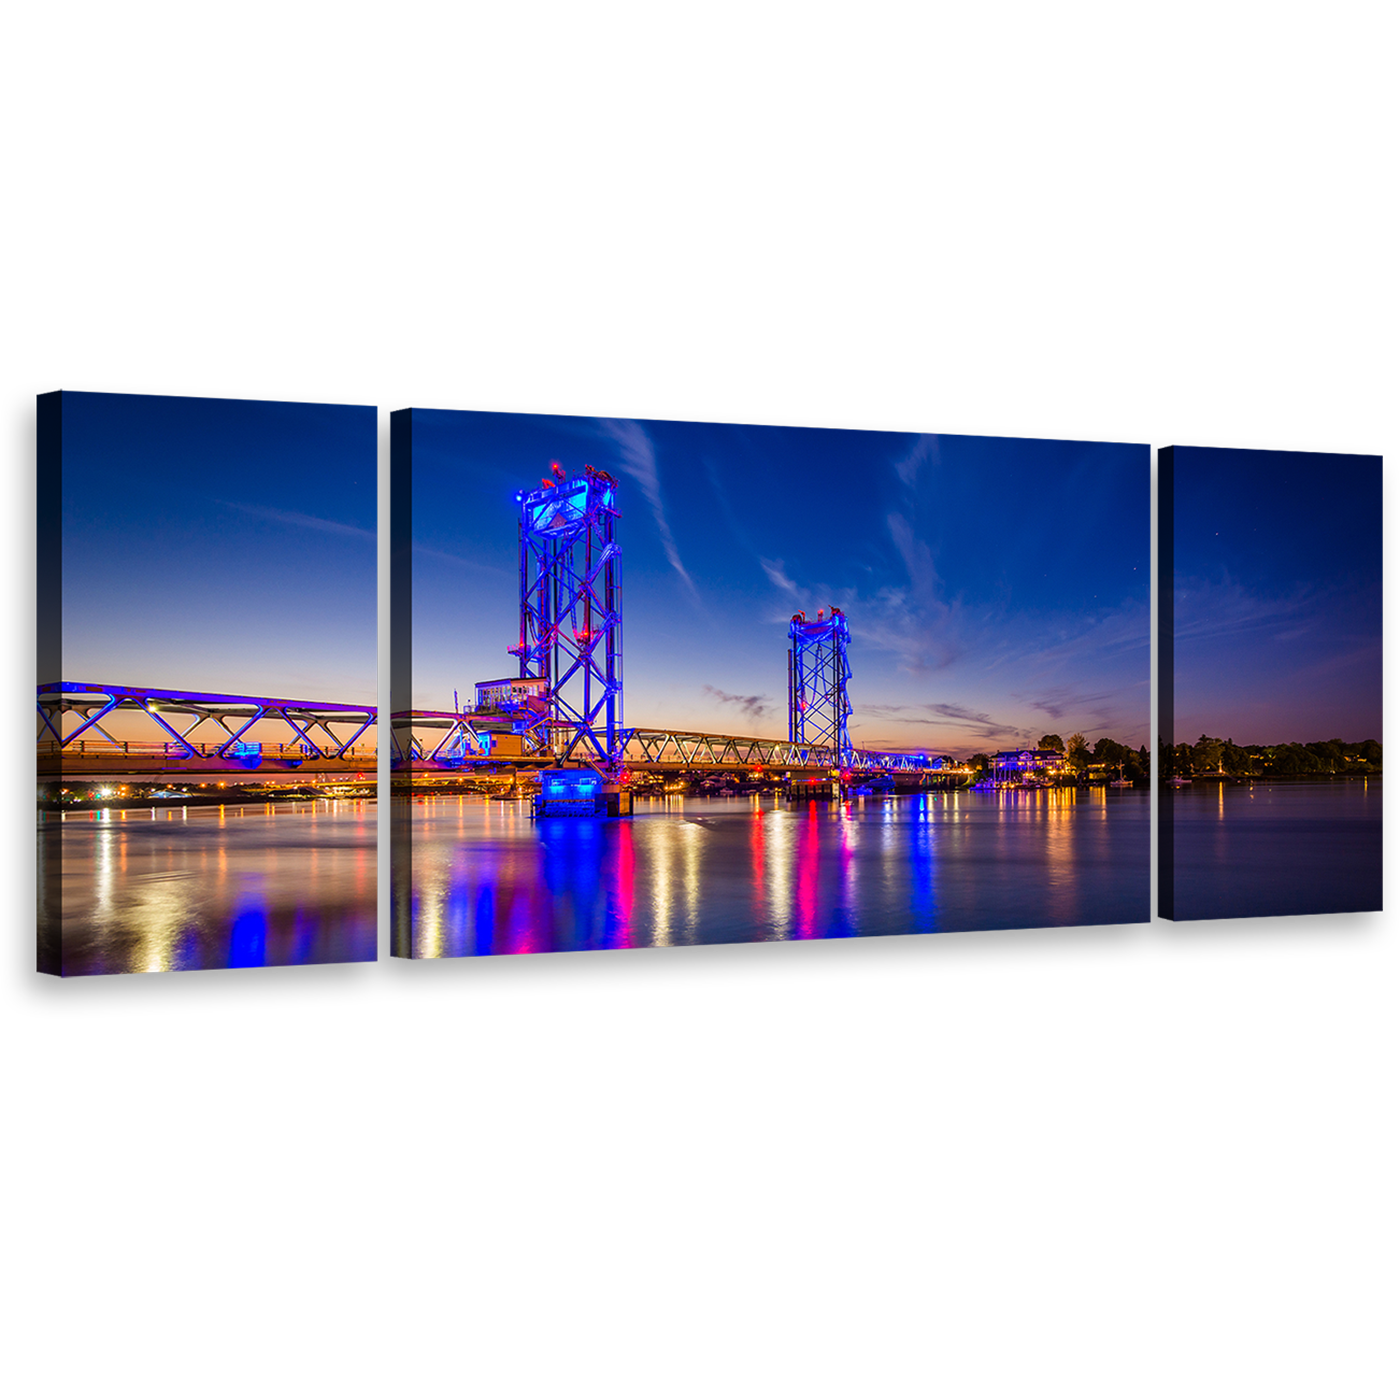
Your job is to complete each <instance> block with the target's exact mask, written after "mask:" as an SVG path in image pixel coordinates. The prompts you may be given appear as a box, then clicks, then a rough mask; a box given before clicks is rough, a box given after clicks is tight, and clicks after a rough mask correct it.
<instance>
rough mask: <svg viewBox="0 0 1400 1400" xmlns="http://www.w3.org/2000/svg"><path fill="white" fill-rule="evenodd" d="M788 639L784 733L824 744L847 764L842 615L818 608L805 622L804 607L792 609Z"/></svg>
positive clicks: (847, 634) (846, 635) (846, 633)
mask: <svg viewBox="0 0 1400 1400" xmlns="http://www.w3.org/2000/svg"><path fill="white" fill-rule="evenodd" d="M788 640H789V642H790V643H791V646H790V647H789V648H788V738H789V739H790V740H791V741H792V742H793V743H794V744H802V745H808V744H812V745H824V746H826V747H828V748H830V749H832V750H833V751H834V752H835V753H836V754H837V755H838V756H839V761H840V766H842V767H845V768H849V767H851V766H852V765H851V757H850V755H851V753H852V749H851V739H850V734H849V730H848V722H849V720H850V716H851V702H850V699H849V698H848V696H847V693H846V684H847V682H848V681H849V680H850V679H851V664H850V662H849V661H848V660H847V659H846V647H847V645H848V644H849V643H850V640H851V631H850V628H849V627H848V626H847V624H846V618H845V614H843V613H842V611H841V609H840V608H832V610H831V616H830V617H825V616H824V614H823V613H821V612H818V613H817V620H816V621H815V622H808V621H807V614H806V613H805V612H800V613H794V614H793V616H792V625H791V626H790V627H789V628H788Z"/></svg>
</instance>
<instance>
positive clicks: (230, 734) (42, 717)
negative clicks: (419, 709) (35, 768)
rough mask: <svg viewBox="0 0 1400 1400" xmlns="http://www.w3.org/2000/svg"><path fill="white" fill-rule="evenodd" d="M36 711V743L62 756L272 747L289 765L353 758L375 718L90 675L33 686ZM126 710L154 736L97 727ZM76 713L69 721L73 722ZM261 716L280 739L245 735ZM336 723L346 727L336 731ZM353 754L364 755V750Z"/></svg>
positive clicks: (235, 754) (220, 754)
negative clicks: (120, 735)
mask: <svg viewBox="0 0 1400 1400" xmlns="http://www.w3.org/2000/svg"><path fill="white" fill-rule="evenodd" d="M38 714H39V732H38V736H37V737H38V739H39V742H40V745H41V746H45V745H46V746H47V748H48V750H49V751H50V752H51V753H53V754H56V755H58V756H59V757H61V758H63V759H64V760H65V761H67V760H68V759H71V758H76V757H77V756H78V755H79V754H81V755H82V756H84V757H96V758H101V757H107V756H115V755H118V754H120V755H123V756H131V755H132V754H138V755H139V754H155V755H156V756H159V757H163V758H167V759H170V760H173V761H177V762H191V763H199V762H205V761H215V762H223V761H241V762H244V763H250V762H252V761H253V760H255V759H258V758H261V757H263V756H264V753H265V751H270V750H275V751H276V752H277V754H278V755H280V756H283V757H284V758H285V761H286V762H287V763H288V764H289V765H299V764H300V763H303V762H305V761H306V760H308V759H310V760H319V761H330V760H338V761H342V762H347V763H348V762H354V761H355V760H356V758H357V755H355V754H354V752H353V749H354V745H355V742H356V741H357V740H358V739H359V738H360V737H361V736H362V735H363V734H364V733H365V731H366V730H368V729H369V728H370V726H371V725H373V724H374V723H375V722H376V720H377V718H378V711H377V710H376V709H375V707H374V706H372V705H340V704H332V703H327V702H325V701H320V700H279V699H272V698H268V697H265V696H257V695H220V694H214V693H210V692H208V691H199V690H166V689H160V688H157V687H154V686H133V685H106V684H102V683H97V682H91V681H53V682H50V683H49V684H47V685H41V686H39V687H38ZM131 714H139V715H141V716H143V717H144V718H145V719H147V720H150V721H151V722H152V724H153V726H154V728H153V729H152V731H151V732H152V734H153V735H154V736H155V737H154V739H153V741H145V740H123V739H116V738H114V737H113V736H112V735H111V734H110V733H108V731H107V730H106V729H105V728H104V727H103V725H104V723H105V722H106V721H107V720H108V719H109V718H110V717H112V716H115V715H131ZM75 719H76V721H77V723H76V724H74V723H73V722H72V721H73V720H75ZM265 721H275V722H277V723H279V724H280V726H281V732H282V733H283V734H284V735H285V736H286V740H287V742H284V743H279V744H275V745H268V744H264V743H261V742H258V743H254V742H252V741H251V740H249V739H247V738H246V737H245V736H247V735H248V734H249V731H250V730H251V729H252V728H253V726H254V725H255V724H260V723H263V722H265ZM203 726H212V729H204V732H203V733H201V735H200V737H199V738H198V739H195V738H194V737H193V736H194V735H195V732H196V731H197V730H200V729H201V728H202V727H203ZM337 728H341V729H348V730H349V731H350V732H349V733H348V734H344V733H342V734H337V733H336V732H335V731H336V729H337ZM65 731H66V732H65ZM274 732H275V731H274ZM358 757H359V759H360V761H363V755H359V756H358Z"/></svg>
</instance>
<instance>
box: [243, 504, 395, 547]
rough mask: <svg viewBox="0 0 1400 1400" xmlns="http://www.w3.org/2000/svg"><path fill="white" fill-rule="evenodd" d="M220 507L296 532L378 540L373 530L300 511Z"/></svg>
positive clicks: (251, 507)
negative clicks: (318, 532)
mask: <svg viewBox="0 0 1400 1400" xmlns="http://www.w3.org/2000/svg"><path fill="white" fill-rule="evenodd" d="M218 504H219V505H221V506H228V507H229V508H230V509H232V510H241V511H242V512H243V513H244V514H245V515H255V516H259V517H260V518H262V519H263V520H272V521H275V522H276V523H277V524H279V525H290V526H291V527H292V528H293V529H296V530H320V531H322V532H323V533H325V534H327V535H348V536H350V537H352V538H354V539H361V540H373V539H376V538H377V536H376V535H375V533H374V531H373V530H363V529H361V528H360V527H359V526H358V525H347V524H345V522H344V521H341V520H326V519H323V518H322V517H321V516H319V515H303V514H302V513H301V512H300V511H299V510H277V509H275V508H274V507H272V506H250V505H247V504H245V503H244V502H242V501H219V502H218Z"/></svg>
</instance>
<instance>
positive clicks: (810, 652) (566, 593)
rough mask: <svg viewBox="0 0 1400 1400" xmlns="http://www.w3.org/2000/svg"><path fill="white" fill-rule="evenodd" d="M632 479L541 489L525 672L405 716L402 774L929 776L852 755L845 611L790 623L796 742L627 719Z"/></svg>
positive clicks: (900, 762) (590, 477) (909, 766)
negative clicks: (620, 524) (471, 700)
mask: <svg viewBox="0 0 1400 1400" xmlns="http://www.w3.org/2000/svg"><path fill="white" fill-rule="evenodd" d="M617 492H618V484H617V481H616V479H615V478H613V477H612V476H610V475H609V474H608V473H607V472H602V471H598V470H596V469H595V468H593V467H584V469H583V471H582V473H581V474H579V475H576V476H573V477H567V476H566V475H565V473H564V471H563V470H562V469H561V468H560V466H559V464H558V463H551V464H550V475H549V476H548V477H546V478H544V479H543V480H542V481H541V483H540V486H539V487H538V489H536V490H534V491H530V492H528V493H526V492H523V491H522V492H519V493H518V494H517V496H516V502H517V505H518V506H519V523H518V529H519V544H520V577H519V586H520V634H519V640H518V642H517V643H516V645H514V646H512V647H510V648H509V652H510V654H511V655H513V656H514V657H516V659H517V663H518V671H519V674H518V675H517V676H513V677H502V678H501V679H499V680H493V681H482V682H478V684H477V687H476V690H477V695H476V703H475V705H472V706H469V707H468V708H467V709H466V710H465V711H463V710H405V711H399V712H396V713H395V714H394V715H393V716H392V717H391V726H392V727H391V736H392V750H391V754H392V764H393V766H394V767H395V768H396V769H398V770H399V771H401V772H406V773H409V774H428V773H432V772H451V771H461V770H467V771H470V770H472V769H476V768H486V767H493V766H496V765H500V764H507V765H509V766H510V767H512V768H515V769H528V768H531V767H535V768H546V767H548V768H559V767H566V766H570V765H572V766H576V767H580V766H591V767H592V768H594V769H595V770H597V772H598V773H599V774H600V775H601V776H602V777H603V779H604V780H606V781H612V782H618V781H625V778H626V775H627V774H628V773H630V772H657V773H673V772H675V771H677V770H691V771H693V770H709V771H711V772H715V773H722V772H734V773H739V772H749V773H753V772H756V771H759V772H763V773H766V774H770V775H777V774H782V773H790V774H794V775H795V776H801V777H805V776H807V775H814V774H818V773H821V774H824V775H827V776H830V775H832V774H833V773H838V772H839V773H848V774H852V775H854V774H871V773H875V772H884V773H890V774H910V775H923V774H928V773H931V772H933V771H934V770H936V769H937V768H938V767H939V761H938V760H937V759H932V760H931V759H930V758H929V756H928V755H926V754H907V753H877V752H874V751H871V750H868V749H857V748H855V747H853V746H852V744H851V741H850V735H849V727H848V720H849V717H850V714H851V704H850V700H849V698H848V695H847V682H848V681H849V679H850V675H851V669H850V665H849V662H848V660H847V654H846V652H847V645H848V643H849V641H850V630H849V626H848V624H847V621H846V618H845V616H844V614H843V613H842V612H841V610H840V609H839V608H832V609H831V611H830V615H829V616H828V615H827V613H826V611H825V610H823V611H821V612H818V614H817V617H816V620H815V621H808V620H807V618H806V615H805V614H804V613H797V614H795V615H794V617H793V619H792V623H791V627H790V628H789V634H788V636H789V643H790V646H789V652H788V716H789V722H788V736H787V738H786V739H785V740H783V739H765V738H755V737H749V736H740V735H733V734H711V733H701V732H693V731H689V730H675V729H660V728H647V727H641V726H639V727H634V728H628V727H626V725H625V724H624V721H623V679H622V554H621V550H620V549H619V547H618V544H617V520H618V506H617Z"/></svg>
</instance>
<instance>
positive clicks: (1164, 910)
mask: <svg viewBox="0 0 1400 1400" xmlns="http://www.w3.org/2000/svg"><path fill="white" fill-rule="evenodd" d="M1175 451H1176V449H1175V448H1174V447H1159V448H1158V449H1157V752H1158V753H1159V754H1160V755H1161V756H1162V762H1160V763H1159V764H1158V767H1159V768H1160V769H1161V773H1160V775H1159V777H1158V781H1157V913H1158V915H1159V916H1160V917H1161V918H1163V919H1173V920H1174V919H1175V918H1176V878H1175V865H1174V858H1175V854H1176V841H1175V835H1176V832H1175V827H1174V826H1173V824H1172V791H1173V789H1172V787H1171V777H1172V771H1171V764H1172V760H1171V755H1172V749H1173V747H1174V745H1175V743H1176V714H1175V703H1174V702H1175V671H1174V666H1175V659H1176V658H1175V642H1176V631H1175V615H1174V610H1173V607H1172V604H1173V600H1174V589H1173V575H1174V572H1175V548H1174V541H1175V532H1176V518H1175V515H1174V513H1173V504H1172V503H1173V497H1174V491H1173V468H1174V465H1175V463H1174V460H1173V457H1174V453H1175Z"/></svg>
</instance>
